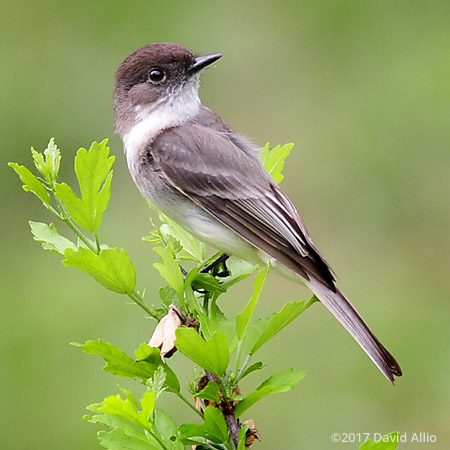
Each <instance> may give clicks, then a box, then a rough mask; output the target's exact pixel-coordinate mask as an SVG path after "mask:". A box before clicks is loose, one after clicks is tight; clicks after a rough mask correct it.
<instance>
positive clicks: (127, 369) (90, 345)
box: [73, 339, 156, 381]
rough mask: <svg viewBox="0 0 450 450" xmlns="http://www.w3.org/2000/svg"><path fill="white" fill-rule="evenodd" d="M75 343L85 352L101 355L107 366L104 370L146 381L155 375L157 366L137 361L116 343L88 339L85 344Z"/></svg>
mask: <svg viewBox="0 0 450 450" xmlns="http://www.w3.org/2000/svg"><path fill="white" fill-rule="evenodd" d="M73 345H75V346H77V347H80V348H81V349H82V350H83V351H84V352H85V353H88V354H91V355H99V356H101V357H102V358H103V359H104V360H105V362H106V366H105V367H103V370H105V371H106V372H109V373H112V374H113V375H117V376H119V377H126V378H141V379H142V380H144V381H146V380H147V379H148V378H150V377H151V376H153V374H154V372H155V370H156V367H155V366H154V365H153V364H150V363H149V362H146V361H136V360H134V359H133V358H131V357H130V356H128V355H127V354H126V353H125V352H124V351H123V350H120V349H119V348H117V347H116V346H115V345H113V344H110V343H108V342H105V341H103V340H101V339H99V340H98V341H86V342H85V343H84V344H76V343H74V344H73Z"/></svg>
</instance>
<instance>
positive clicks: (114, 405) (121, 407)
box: [98, 392, 155, 430]
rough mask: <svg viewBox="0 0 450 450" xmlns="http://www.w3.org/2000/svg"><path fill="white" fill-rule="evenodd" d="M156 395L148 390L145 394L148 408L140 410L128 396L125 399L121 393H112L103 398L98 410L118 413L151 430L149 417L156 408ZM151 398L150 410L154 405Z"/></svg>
mask: <svg viewBox="0 0 450 450" xmlns="http://www.w3.org/2000/svg"><path fill="white" fill-rule="evenodd" d="M154 396H155V394H154V393H153V392H146V393H145V394H144V399H146V400H145V403H146V407H147V409H146V410H141V411H139V412H138V411H136V409H135V407H134V405H133V404H132V402H131V401H130V400H129V399H128V398H126V399H125V400H124V399H122V397H121V396H120V395H119V394H117V395H110V396H109V397H106V398H105V399H104V400H103V402H102V403H101V406H100V407H99V408H98V411H99V412H102V413H106V414H115V415H118V416H120V417H123V418H124V419H127V420H129V421H130V422H133V423H135V424H136V425H138V426H140V427H141V428H143V429H146V430H150V429H151V424H150V423H149V422H148V417H150V414H151V412H152V411H153V408H154ZM151 398H153V407H152V409H151V411H150V412H149V408H150V407H151V406H152V402H151ZM147 414H148V417H147Z"/></svg>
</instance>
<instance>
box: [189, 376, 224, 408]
mask: <svg viewBox="0 0 450 450" xmlns="http://www.w3.org/2000/svg"><path fill="white" fill-rule="evenodd" d="M195 397H199V398H202V399H204V400H212V401H213V402H216V403H220V400H221V399H220V387H219V385H218V384H217V383H216V382H214V381H210V382H209V383H208V384H207V385H206V386H205V387H204V388H203V389H202V390H201V391H200V392H197V393H196V394H195Z"/></svg>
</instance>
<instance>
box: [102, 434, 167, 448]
mask: <svg viewBox="0 0 450 450" xmlns="http://www.w3.org/2000/svg"><path fill="white" fill-rule="evenodd" d="M97 435H98V439H99V441H100V445H101V446H102V447H104V448H106V449H108V450H162V447H161V446H160V445H158V444H156V442H155V444H156V445H155V444H153V443H150V442H149V440H150V439H149V437H147V436H145V435H144V434H142V433H139V434H136V435H130V434H127V433H125V432H124V431H122V430H112V431H109V432H108V431H99V432H98V433H97Z"/></svg>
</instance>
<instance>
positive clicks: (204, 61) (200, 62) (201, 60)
mask: <svg viewBox="0 0 450 450" xmlns="http://www.w3.org/2000/svg"><path fill="white" fill-rule="evenodd" d="M221 57H222V55H221V54H220V53H213V54H212V55H206V56H197V58H195V60H194V64H192V66H191V67H190V68H189V72H190V73H196V72H198V71H199V70H202V69H204V68H205V67H206V66H209V65H210V64H212V63H213V62H214V61H217V60H218V59H219V58H221Z"/></svg>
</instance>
